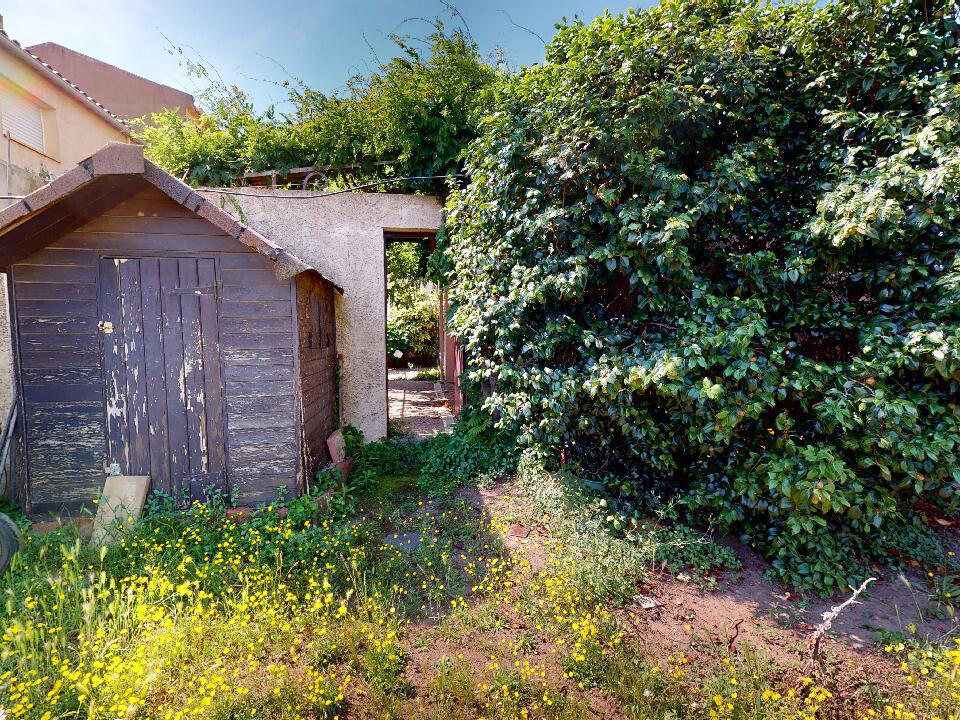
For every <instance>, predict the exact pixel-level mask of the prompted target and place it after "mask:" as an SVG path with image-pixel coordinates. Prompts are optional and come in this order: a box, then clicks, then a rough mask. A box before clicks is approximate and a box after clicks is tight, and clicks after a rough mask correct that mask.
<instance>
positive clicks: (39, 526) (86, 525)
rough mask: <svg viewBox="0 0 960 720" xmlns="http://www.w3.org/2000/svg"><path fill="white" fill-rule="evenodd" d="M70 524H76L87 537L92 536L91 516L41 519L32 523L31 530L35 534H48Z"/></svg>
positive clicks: (82, 534)
mask: <svg viewBox="0 0 960 720" xmlns="http://www.w3.org/2000/svg"><path fill="white" fill-rule="evenodd" d="M68 525H76V526H77V528H78V529H79V531H80V534H81V536H83V537H85V538H89V537H90V530H91V528H92V527H93V518H91V517H75V518H70V517H67V518H63V517H55V518H53V519H51V520H41V521H40V522H35V523H33V524H32V525H30V532H31V533H32V534H34V535H46V534H47V533H50V532H54V531H55V530H59V529H60V528H64V527H67V526H68Z"/></svg>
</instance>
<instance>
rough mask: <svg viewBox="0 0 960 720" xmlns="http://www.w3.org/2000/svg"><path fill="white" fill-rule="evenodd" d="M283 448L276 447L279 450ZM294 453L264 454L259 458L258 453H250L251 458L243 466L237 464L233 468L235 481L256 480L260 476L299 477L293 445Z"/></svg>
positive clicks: (294, 445)
mask: <svg viewBox="0 0 960 720" xmlns="http://www.w3.org/2000/svg"><path fill="white" fill-rule="evenodd" d="M280 447H283V446H274V448H276V449H277V450H279V448H280ZM293 447H294V451H293V452H288V453H285V454H284V453H280V452H269V451H267V452H264V453H261V454H260V455H259V457H258V455H257V453H255V452H251V453H249V456H250V457H249V458H248V459H246V460H244V461H243V463H242V464H240V463H237V464H235V465H234V468H233V480H234V481H237V480H238V479H243V478H249V479H256V478H257V477H258V476H271V475H284V476H293V477H294V478H296V476H297V457H296V449H295V448H296V444H295V443H294V444H293Z"/></svg>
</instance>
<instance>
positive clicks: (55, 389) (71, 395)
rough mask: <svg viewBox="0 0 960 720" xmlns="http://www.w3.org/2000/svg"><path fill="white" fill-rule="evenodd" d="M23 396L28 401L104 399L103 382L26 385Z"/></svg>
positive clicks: (48, 401) (51, 401)
mask: <svg viewBox="0 0 960 720" xmlns="http://www.w3.org/2000/svg"><path fill="white" fill-rule="evenodd" d="M23 398H24V401H25V402H28V403H58V402H73V401H78V400H97V401H99V402H102V401H103V384H102V383H97V384H96V385H59V386H57V385H37V386H31V385H24V387H23Z"/></svg>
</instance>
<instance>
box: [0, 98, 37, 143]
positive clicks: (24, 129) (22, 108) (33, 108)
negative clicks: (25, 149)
mask: <svg viewBox="0 0 960 720" xmlns="http://www.w3.org/2000/svg"><path fill="white" fill-rule="evenodd" d="M0 120H2V123H3V129H4V130H5V131H9V133H10V137H12V138H13V139H14V140H18V141H19V142H22V143H24V144H25V145H29V146H30V147H32V148H36V149H37V150H43V149H44V145H43V111H42V110H41V108H40V106H39V105H37V104H35V103H33V102H30V100H28V99H26V98H23V97H19V96H18V95H17V94H15V93H14V92H12V91H11V90H9V89H6V88H4V89H3V90H2V91H0Z"/></svg>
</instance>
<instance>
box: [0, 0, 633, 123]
mask: <svg viewBox="0 0 960 720" xmlns="http://www.w3.org/2000/svg"><path fill="white" fill-rule="evenodd" d="M651 1H652V0H519V1H516V0H514V1H511V0H456V1H455V2H454V4H455V6H456V7H457V9H458V10H459V11H460V13H461V15H462V16H463V22H465V24H466V25H467V27H468V29H469V31H470V33H471V34H472V35H473V37H474V39H475V40H476V41H477V43H478V44H479V46H480V50H481V52H483V53H484V54H491V55H492V53H493V52H494V50H495V48H498V47H499V48H502V50H503V51H504V54H505V56H506V59H507V60H508V61H509V62H510V63H511V65H514V66H519V65H528V64H531V63H536V62H538V61H540V60H542V59H543V43H542V42H541V40H540V38H538V37H536V36H537V35H539V36H540V37H541V38H543V39H545V40H549V39H550V37H552V35H553V32H554V25H555V24H556V23H558V22H560V21H561V20H562V18H563V17H567V18H573V17H574V16H579V17H581V18H584V19H592V18H594V17H596V16H598V15H601V14H603V12H604V10H607V9H609V10H610V12H612V13H619V12H623V11H625V10H627V9H628V8H630V7H646V6H649V5H650V4H651ZM0 13H2V15H3V21H4V29H5V30H6V32H7V34H8V35H9V36H10V37H12V38H13V39H15V40H17V41H19V42H20V44H21V45H24V46H29V45H35V44H37V43H41V42H56V43H59V44H60V45H65V46H66V47H69V48H72V49H74V50H78V51H80V52H82V53H84V54H86V55H90V56H92V57H95V58H97V59H99V60H103V61H105V62H108V63H111V64H113V65H116V66H118V67H121V68H123V69H124V70H129V71H130V72H134V73H136V74H138V75H142V76H143V77H146V78H149V79H151V80H154V81H156V82H160V83H164V84H167V85H172V86H173V87H176V88H179V89H181V90H186V91H187V92H191V93H194V94H197V92H198V91H199V90H201V89H202V88H203V83H202V82H198V81H197V80H195V79H194V78H191V77H189V76H188V75H187V73H186V71H185V68H184V67H183V64H182V58H181V57H180V56H179V54H178V53H177V52H176V48H181V49H182V50H183V52H184V53H185V54H187V55H188V56H189V57H191V58H193V59H198V58H199V59H202V60H203V61H204V62H205V64H207V65H208V66H209V67H212V68H214V69H215V70H216V71H217V73H219V75H220V76H221V77H222V78H223V79H224V80H225V81H226V82H227V83H230V84H237V85H239V86H240V87H241V88H243V89H244V90H246V91H247V92H248V93H249V94H250V95H251V96H252V97H253V99H254V102H255V104H256V106H257V107H258V108H259V109H261V110H262V109H264V108H266V107H267V106H268V105H270V104H273V103H278V104H280V106H281V107H282V103H283V100H284V98H285V92H284V90H283V89H282V88H281V87H279V86H278V85H277V82H278V81H282V80H284V79H287V78H290V77H291V76H292V77H294V78H297V79H301V80H303V81H305V82H306V83H307V85H309V86H310V87H313V88H315V89H317V90H320V91H323V92H327V93H329V92H332V91H335V90H338V89H342V88H343V86H344V83H345V81H346V79H347V78H348V77H350V76H351V75H355V74H357V73H362V74H367V73H369V71H370V70H371V69H372V68H373V67H375V66H376V64H377V62H376V59H375V58H376V57H379V59H380V60H382V61H385V60H387V59H388V58H389V57H391V56H392V55H393V54H395V47H394V46H393V44H392V42H391V41H390V39H389V35H390V33H391V32H394V31H396V32H399V33H402V34H409V35H414V36H422V35H424V34H426V33H427V32H428V31H429V26H428V25H427V24H426V22H424V20H422V18H434V17H437V16H441V17H443V19H444V20H445V22H446V23H447V25H448V26H453V25H455V24H456V23H457V22H458V21H457V19H456V18H453V17H451V14H450V12H449V11H448V10H446V9H445V5H444V3H443V2H442V1H441V0H312V1H311V0H231V1H230V2H223V1H222V0H206V2H198V1H197V0H160V1H157V0H122V1H121V0H48V2H45V3H40V2H38V1H37V0H4V1H3V2H2V3H0ZM409 18H421V19H411V20H408V19H409ZM405 20H407V22H404V21H405ZM518 26H522V27H523V28H526V29H521V27H518Z"/></svg>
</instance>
